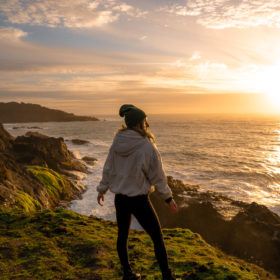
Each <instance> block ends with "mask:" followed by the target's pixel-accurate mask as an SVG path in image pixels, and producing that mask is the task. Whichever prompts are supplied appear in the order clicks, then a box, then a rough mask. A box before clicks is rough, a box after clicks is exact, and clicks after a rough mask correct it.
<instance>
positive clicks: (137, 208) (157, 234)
mask: <svg viewBox="0 0 280 280" xmlns="http://www.w3.org/2000/svg"><path fill="white" fill-rule="evenodd" d="M115 207H116V217H117V223H118V240H117V251H118V255H119V258H120V262H121V265H122V268H123V270H124V271H126V270H130V269H131V267H130V264H129V260H128V253H127V239H128V234H129V227H130V222H131V214H133V215H134V216H135V218H136V219H137V220H138V222H139V224H140V225H141V226H142V227H143V229H144V230H145V231H146V232H147V233H148V234H149V235H150V237H151V239H152V241H153V243H154V250H155V256H156V258H157V261H158V264H159V267H160V270H161V271H162V272H165V271H168V259H167V253H166V249H165V245H164V241H163V237H162V231H161V227H160V223H159V220H158V216H157V214H156V213H155V210H154V208H153V206H152V205H151V202H150V199H149V196H148V195H137V196H133V197H129V196H126V195H123V194H116V195H115Z"/></svg>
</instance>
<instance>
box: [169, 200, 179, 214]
mask: <svg viewBox="0 0 280 280" xmlns="http://www.w3.org/2000/svg"><path fill="white" fill-rule="evenodd" d="M168 206H169V209H170V211H171V212H172V213H177V212H178V211H179V209H178V206H177V203H176V202H175V200H174V199H172V200H171V201H170V202H169V203H168Z"/></svg>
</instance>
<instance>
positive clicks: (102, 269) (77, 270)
mask: <svg viewBox="0 0 280 280" xmlns="http://www.w3.org/2000/svg"><path fill="white" fill-rule="evenodd" d="M163 235H164V239H165V243H166V247H167V250H168V256H169V260H170V266H171V268H172V269H173V270H174V271H176V275H177V276H178V278H179V279H192V280H200V279H207V280H212V279H213V280H214V279H217V280H226V279H227V280H235V279H236V280H237V279H238V280H239V279H244V280H245V279H246V280H250V279H252V280H253V279H266V280H267V279H276V278H274V277H273V276H271V275H270V274H268V273H267V272H266V271H264V270H263V269H261V268H259V267H257V266H255V265H252V264H248V263H246V262H244V261H241V260H239V259H236V258H233V257H229V256H227V255H225V254H224V253H222V252H221V251H220V250H218V249H215V248H214V247H212V246H210V245H209V244H207V243H206V242H205V241H204V240H203V239H202V238H201V237H200V236H199V235H198V234H195V233H192V232H191V231H190V230H187V229H168V230H167V229H166V230H163ZM116 238H117V227H116V225H115V223H112V222H108V221H103V220H101V219H98V218H95V217H87V216H82V215H79V214H77V213H74V212H72V211H70V210H65V209H61V208H60V209H57V210H55V211H50V210H43V211H39V212H36V213H33V214H29V215H28V214H23V213H18V212H15V211H0V275H1V277H0V278H1V280H8V279H13V280H17V279H18V280H19V279H20V280H22V279H30V280H32V279H69V280H70V279H79V280H80V279H88V280H89V279H96V280H97V279H108V280H109V279H111V280H114V279H121V270H120V264H119V260H118V257H117V253H116ZM128 247H129V257H130V260H131V263H132V267H133V268H134V269H135V270H137V271H139V272H141V273H142V274H143V276H144V277H143V279H147V280H149V279H150V280H154V279H161V278H160V271H159V269H158V265H157V262H156V261H155V257H154V251H153V244H152V242H151V240H150V238H149V236H148V235H147V234H146V233H144V232H141V231H136V230H131V232H130V236H129V242H128Z"/></svg>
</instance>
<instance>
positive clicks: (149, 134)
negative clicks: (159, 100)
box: [118, 122, 156, 143]
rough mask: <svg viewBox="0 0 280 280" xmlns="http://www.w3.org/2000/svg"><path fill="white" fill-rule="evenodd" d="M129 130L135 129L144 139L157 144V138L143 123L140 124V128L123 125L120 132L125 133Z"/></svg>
mask: <svg viewBox="0 0 280 280" xmlns="http://www.w3.org/2000/svg"><path fill="white" fill-rule="evenodd" d="M127 129H133V130H135V131H137V132H138V133H139V134H141V135H142V136H143V137H147V138H148V139H149V140H150V141H151V142H153V143H156V138H155V136H154V134H153V133H152V132H151V131H150V130H149V128H148V129H147V128H145V127H144V125H143V122H141V123H140V128H139V127H136V126H135V127H127V126H126V125H124V124H122V127H121V128H119V130H118V132H121V131H125V130H127Z"/></svg>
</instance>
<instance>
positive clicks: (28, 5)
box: [0, 0, 145, 28]
mask: <svg viewBox="0 0 280 280" xmlns="http://www.w3.org/2000/svg"><path fill="white" fill-rule="evenodd" d="M0 13H2V14H3V15H4V17H5V18H6V20H7V21H9V22H11V23H16V24H30V25H44V26H49V27H57V26H64V27H68V28H91V27H100V26H104V25H106V24H109V23H112V22H114V21H116V20H118V18H119V17H120V16H122V15H126V16H129V17H141V16H143V15H144V14H145V12H144V11H142V10H140V9H138V8H135V7H133V6H131V5H128V4H126V3H123V2H120V1H118V0H102V1H101V0H95V1H93V0H60V1H56V0H41V1H31V0H2V1H1V3H0Z"/></svg>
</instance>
